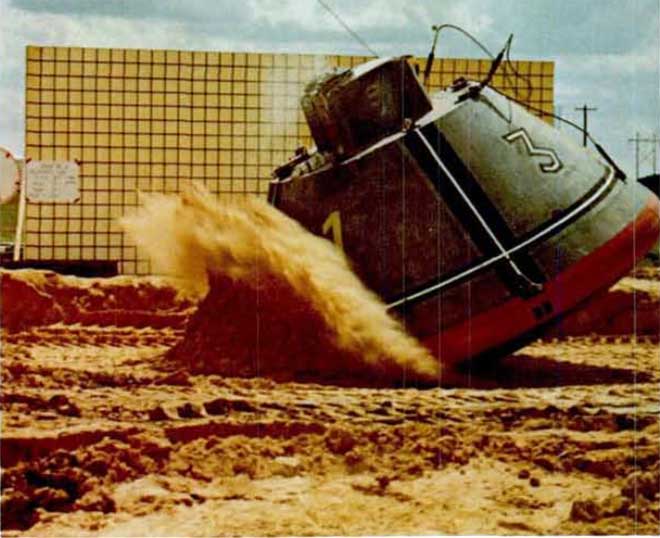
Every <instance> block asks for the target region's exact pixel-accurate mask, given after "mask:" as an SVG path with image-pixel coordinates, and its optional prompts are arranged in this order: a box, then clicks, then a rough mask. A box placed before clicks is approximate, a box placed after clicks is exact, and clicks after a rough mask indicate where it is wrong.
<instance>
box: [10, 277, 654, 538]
mask: <svg viewBox="0 0 660 538" xmlns="http://www.w3.org/2000/svg"><path fill="white" fill-rule="evenodd" d="M2 277H3V314H4V319H3V333H2V382H3V383H2V444H1V452H2V454H1V455H2V527H3V535H6V536H28V535H29V536H58V537H60V536H183V535H187V536H216V535H310V534H316V535H319V534H322V535H328V534H330V535H357V534H413V535H421V534H465V533H478V534H603V533H605V534H658V533H659V532H660V523H659V521H660V514H659V496H658V495H659V491H660V463H659V462H660V427H659V417H660V352H659V347H658V330H657V329H658V304H659V302H658V297H659V296H660V288H659V286H660V282H659V281H658V274H657V272H656V271H652V270H647V271H646V272H645V273H643V274H642V273H639V274H638V275H637V278H628V279H626V280H624V281H623V282H622V283H621V284H620V285H618V286H617V287H616V288H615V289H614V290H612V291H611V292H610V293H609V294H608V295H607V296H605V297H604V298H601V299H599V301H597V302H596V304H595V306H592V313H593V309H594V308H595V309H597V310H599V311H600V312H601V313H602V311H603V309H605V310H607V316H606V318H607V319H606V320H605V323H601V324H600V325H594V323H593V320H592V318H595V316H591V315H590V314H589V312H588V311H586V313H584V312H583V313H581V314H580V315H576V316H574V317H573V318H572V319H570V320H567V322H566V323H565V324H564V325H563V326H561V327H559V328H558V329H556V330H555V333H554V335H553V336H552V337H549V338H548V339H546V340H544V341H538V342H535V343H534V344H532V345H530V346H528V347H527V348H525V349H523V350H521V351H520V352H518V353H516V354H515V355H512V356H510V357H508V358H506V359H504V360H503V361H501V362H500V363H498V365H497V366H496V367H493V366H491V367H482V368H476V367H475V368H471V369H468V370H466V371H465V372H463V374H462V378H461V380H460V382H459V385H460V386H455V387H453V388H437V387H435V388H429V389H420V388H406V387H399V388H355V387H353V388H351V387H345V386H344V387H339V386H335V385H328V384H323V385H321V384H314V383H300V382H281V381H275V380H273V379H270V378H266V377H256V378H237V377H227V376H222V375H218V374H213V373H205V374H201V373H200V374H194V375H193V374H191V373H188V372H187V371H186V370H184V369H181V368H179V367H178V366H177V364H176V363H173V362H172V361H171V360H169V359H168V358H167V357H168V350H170V349H171V348H172V347H173V346H175V345H176V344H179V343H180V342H181V339H182V337H183V334H184V327H185V320H186V319H187V318H188V317H189V316H190V315H191V313H192V312H194V310H195V303H194V301H192V300H189V299H185V298H182V297H180V295H178V294H177V293H176V292H175V291H173V288H169V287H168V285H167V283H164V282H161V281H158V282H155V281H154V280H153V279H152V280H149V279H143V280H137V279H124V280H121V279H120V280H117V279H113V280H112V281H106V282H103V281H96V282H92V283H89V281H87V282H85V283H82V281H78V280H76V279H68V280H67V279H64V280H62V279H58V278H57V277H55V276H50V277H44V276H43V274H36V273H27V274H25V273H23V274H21V273H8V272H4V273H2ZM21 286H23V287H21ZM49 286H50V287H49ZM17 290H18V291H17ZM12 293H13V294H14V295H11V294H12ZM35 293H36V295H35ZM30 294H32V295H30ZM16 297H19V298H21V297H22V298H23V300H22V301H21V302H20V303H16V302H13V301H15V300H16ZM94 297H96V299H94ZM109 297H112V299H109ZM155 297H158V298H159V299H158V300H156V299H154V298H155ZM10 298H13V300H10ZM93 299H94V300H93ZM633 299H634V301H635V302H636V303H637V304H638V305H639V308H638V309H637V310H636V311H633V310H632V309H630V308H629V305H630V304H632V303H631V301H632V300H633ZM38 301H41V303H39V305H40V306H37V302H38ZM18 304H20V305H22V306H21V307H20V308H22V309H23V310H21V311H20V312H19V311H18V310H17V309H18V307H14V306H13V305H18ZM608 309H609V310H608ZM131 312H133V313H134V314H135V315H134V316H132V315H131V314H130V313H131ZM635 312H636V313H635ZM30 320H32V321H30ZM633 331H636V333H637V336H636V337H634V336H633V335H632V333H633Z"/></svg>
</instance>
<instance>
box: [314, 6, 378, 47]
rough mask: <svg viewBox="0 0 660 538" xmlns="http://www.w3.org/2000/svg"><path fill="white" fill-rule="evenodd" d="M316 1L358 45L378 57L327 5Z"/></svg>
mask: <svg viewBox="0 0 660 538" xmlns="http://www.w3.org/2000/svg"><path fill="white" fill-rule="evenodd" d="M316 1H317V2H318V3H319V4H321V7H322V8H323V9H325V10H326V11H327V12H328V13H330V15H332V16H333V17H334V18H335V19H336V20H337V22H338V23H339V24H341V25H342V26H343V27H344V29H345V30H346V31H347V32H348V33H349V34H351V35H352V36H353V38H354V39H355V40H356V41H357V42H358V43H360V44H361V45H362V46H363V47H364V48H365V49H367V50H368V51H369V52H370V53H371V54H373V55H374V56H379V54H378V53H377V52H376V51H375V50H374V49H372V48H371V47H370V46H369V44H368V43H367V42H366V41H365V40H364V39H362V38H361V37H360V36H359V35H358V34H357V32H355V31H354V30H353V29H352V28H351V27H350V26H349V25H348V24H347V23H346V22H344V20H343V19H342V18H341V17H340V16H339V15H338V14H337V13H336V12H335V11H334V10H333V9H332V8H331V7H330V6H329V5H328V4H326V3H325V2H324V1H323V0H316Z"/></svg>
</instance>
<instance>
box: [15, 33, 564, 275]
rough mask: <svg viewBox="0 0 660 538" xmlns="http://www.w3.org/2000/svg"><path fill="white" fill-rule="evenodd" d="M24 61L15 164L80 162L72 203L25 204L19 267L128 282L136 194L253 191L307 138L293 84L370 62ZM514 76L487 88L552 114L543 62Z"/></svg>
mask: <svg viewBox="0 0 660 538" xmlns="http://www.w3.org/2000/svg"><path fill="white" fill-rule="evenodd" d="M26 56H27V66H26V107H25V156H26V158H27V159H34V160H77V161H79V163H80V190H81V196H80V200H79V201H78V202H77V203H70V204H67V203H34V202H28V203H27V206H26V214H25V237H24V256H23V257H24V258H25V259H30V260H51V259H52V260H117V261H119V264H120V272H122V273H127V274H148V273H149V272H150V271H151V267H150V264H149V261H148V260H147V259H146V258H144V257H143V256H142V255H141V254H140V253H139V252H138V251H137V250H136V248H135V247H134V246H133V245H131V244H130V242H129V241H128V239H127V238H126V237H125V235H124V234H123V233H122V232H121V230H120V229H119V227H118V226H117V223H116V220H117V218H118V217H120V216H121V215H123V214H124V212H125V211H126V210H130V209H132V208H134V207H136V206H137V204H138V194H137V193H138V191H146V192H154V191H156V192H165V193H168V192H169V193H173V192H177V191H178V190H179V187H180V184H181V180H183V179H190V180H193V181H201V182H203V183H204V184H205V185H206V186H207V188H208V189H209V190H210V191H211V192H213V193H218V194H220V193H236V194H254V195H264V194H265V193H266V191H267V190H268V182H269V179H270V173H271V171H272V170H273V168H275V167H276V166H277V165H279V164H281V163H283V162H284V161H285V160H287V159H288V158H289V157H290V156H291V155H292V153H293V151H294V150H295V149H296V148H297V147H298V146H300V145H307V144H309V143H310V142H311V139H310V136H309V131H308V129H307V125H306V123H305V120H304V117H303V115H302V112H301V110H300V106H299V96H300V95H301V92H302V88H303V87H304V84H305V83H306V82H307V81H308V80H310V79H311V78H312V77H313V76H314V75H315V74H317V73H319V72H321V71H323V70H325V69H327V68H329V67H333V66H343V67H351V66H354V65H357V64H360V63H362V62H364V61H366V60H368V59H370V58H369V57H365V56H315V55H306V54H259V53H235V52H192V51H175V50H129V49H95V48H69V47H35V46H29V47H28V48H27V55H26ZM412 61H415V60H412ZM417 62H418V63H419V65H420V66H421V65H423V60H422V59H420V60H417ZM513 67H514V68H515V69H516V71H517V72H518V73H519V74H520V75H521V76H508V77H505V76H503V75H502V74H501V73H499V74H496V75H495V76H494V78H493V81H492V84H493V86H494V87H496V88H498V89H500V90H501V91H503V92H505V93H507V94H510V95H516V96H517V97H518V98H521V99H523V100H525V101H526V102H527V103H528V104H530V105H533V106H534V107H535V108H537V109H540V110H542V111H543V112H545V113H548V114H550V113H552V112H553V86H554V84H553V83H554V64H553V63H552V62H537V61H533V62H532V61H516V62H513ZM489 68H490V61H488V60H467V59H441V60H436V61H435V63H434V66H433V70H432V72H431V76H430V79H429V83H430V88H431V90H434V89H439V88H441V87H445V86H448V85H449V84H451V83H452V81H453V80H455V79H456V78H458V77H460V76H466V77H469V78H473V79H480V78H483V77H484V76H485V75H486V74H487V73H488V70H489ZM509 74H511V70H509ZM530 84H531V91H530V89H529V86H530ZM547 119H548V120H549V121H551V118H550V117H549V116H547Z"/></svg>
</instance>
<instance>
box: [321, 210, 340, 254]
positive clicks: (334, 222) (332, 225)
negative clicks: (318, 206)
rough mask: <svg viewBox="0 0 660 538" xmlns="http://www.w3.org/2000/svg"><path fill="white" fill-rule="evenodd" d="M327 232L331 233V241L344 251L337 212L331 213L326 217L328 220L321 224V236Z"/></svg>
mask: <svg viewBox="0 0 660 538" xmlns="http://www.w3.org/2000/svg"><path fill="white" fill-rule="evenodd" d="M329 231H331V232H332V241H333V242H334V244H335V245H337V246H338V247H339V248H340V249H342V250H344V241H343V240H342V237H341V217H340V216H339V211H333V212H332V213H330V214H329V215H328V218H327V219H325V222H324V223H323V235H326V234H327V233H328V232H329Z"/></svg>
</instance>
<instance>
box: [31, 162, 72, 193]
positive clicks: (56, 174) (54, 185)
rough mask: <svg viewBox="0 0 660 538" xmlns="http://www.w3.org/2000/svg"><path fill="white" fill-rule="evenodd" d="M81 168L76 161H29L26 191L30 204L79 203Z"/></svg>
mask: <svg viewBox="0 0 660 538" xmlns="http://www.w3.org/2000/svg"><path fill="white" fill-rule="evenodd" d="M79 168H80V167H79V165H78V163H77V162H76V161H29V162H28V163H27V189H26V195H27V200H28V202H55V203H58V202H59V203H73V202H76V201H78V200H79V199H80V180H79V175H78V172H79Z"/></svg>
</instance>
